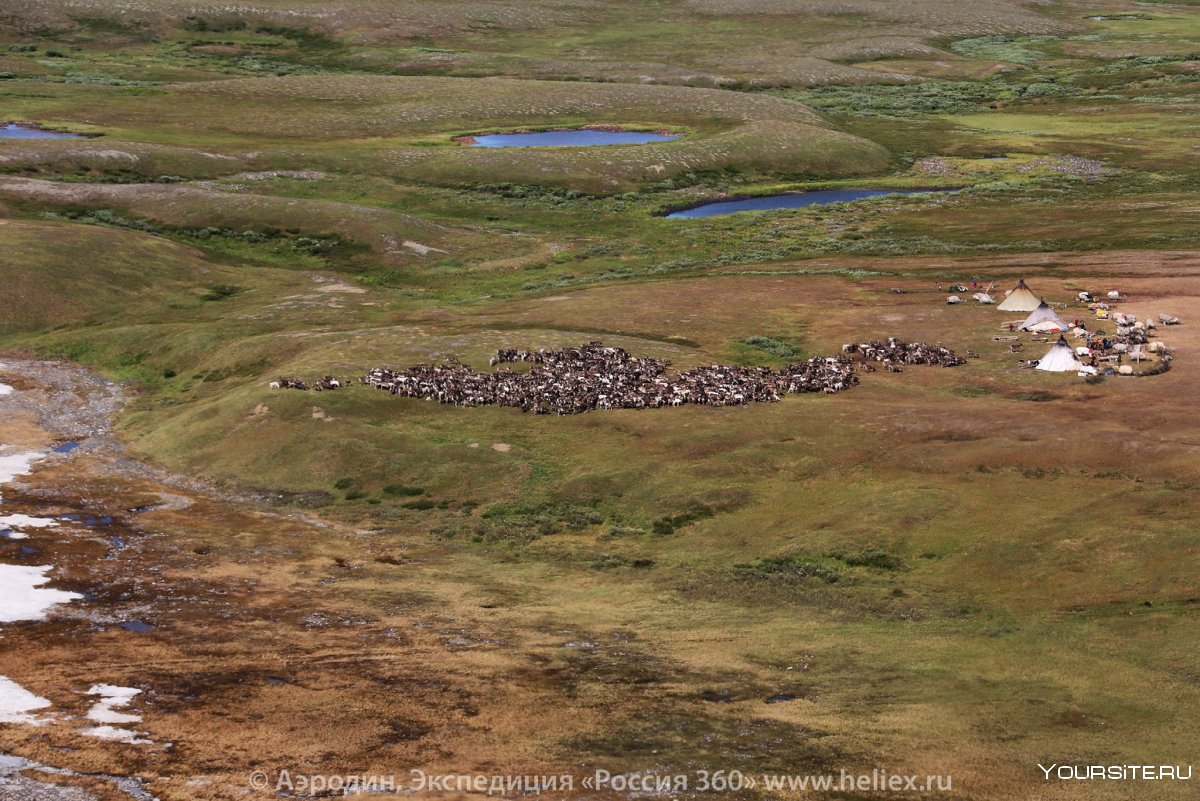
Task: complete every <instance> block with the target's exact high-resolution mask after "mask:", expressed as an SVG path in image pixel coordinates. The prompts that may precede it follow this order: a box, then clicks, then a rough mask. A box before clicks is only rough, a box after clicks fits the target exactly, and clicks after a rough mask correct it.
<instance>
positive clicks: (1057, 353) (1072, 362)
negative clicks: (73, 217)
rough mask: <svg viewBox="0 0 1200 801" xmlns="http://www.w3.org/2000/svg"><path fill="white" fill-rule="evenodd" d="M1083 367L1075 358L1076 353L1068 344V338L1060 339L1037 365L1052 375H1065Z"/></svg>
mask: <svg viewBox="0 0 1200 801" xmlns="http://www.w3.org/2000/svg"><path fill="white" fill-rule="evenodd" d="M1082 367H1083V364H1081V363H1080V361H1079V360H1078V359H1076V358H1075V351H1073V350H1071V346H1070V345H1069V344H1068V343H1067V339H1066V337H1059V338H1058V342H1056V343H1054V347H1052V348H1051V349H1050V351H1049V352H1048V353H1047V354H1046V355H1045V356H1043V357H1042V359H1041V361H1039V362H1038V363H1037V369H1039V370H1047V371H1049V372H1051V373H1065V372H1067V371H1068V370H1074V371H1078V370H1080V369H1081V368H1082Z"/></svg>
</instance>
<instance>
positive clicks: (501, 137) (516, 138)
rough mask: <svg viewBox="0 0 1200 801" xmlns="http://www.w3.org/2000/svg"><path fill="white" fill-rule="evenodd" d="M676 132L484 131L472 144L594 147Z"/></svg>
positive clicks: (666, 137) (648, 139) (669, 136)
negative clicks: (493, 132) (498, 132)
mask: <svg viewBox="0 0 1200 801" xmlns="http://www.w3.org/2000/svg"><path fill="white" fill-rule="evenodd" d="M678 138H679V136H678V135H676V134H658V133H651V132H649V131H594V130H592V129H590V128H579V129H576V130H573V131H530V132H528V133H510V134H486V135H484V136H476V137H474V140H475V141H474V147H594V146H596V145H644V144H646V143H647V142H670V141H671V140H672V139H678Z"/></svg>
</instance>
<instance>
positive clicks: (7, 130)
mask: <svg viewBox="0 0 1200 801" xmlns="http://www.w3.org/2000/svg"><path fill="white" fill-rule="evenodd" d="M78 138H79V134H73V133H67V132H65V131H46V130H43V129H41V128H33V127H30V126H28V125H17V124H16V123H14V122H9V123H4V124H0V139H78Z"/></svg>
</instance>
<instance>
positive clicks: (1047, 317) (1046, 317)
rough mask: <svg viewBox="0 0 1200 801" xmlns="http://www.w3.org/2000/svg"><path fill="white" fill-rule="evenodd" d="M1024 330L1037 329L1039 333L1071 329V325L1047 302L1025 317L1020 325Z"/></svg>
mask: <svg viewBox="0 0 1200 801" xmlns="http://www.w3.org/2000/svg"><path fill="white" fill-rule="evenodd" d="M1017 327H1018V328H1020V329H1021V330H1022V331H1037V332H1038V333H1046V332H1049V331H1070V330H1071V326H1070V324H1069V323H1067V321H1066V320H1064V319H1063V318H1061V317H1059V316H1058V313H1057V312H1055V311H1054V309H1052V308H1050V305H1049V304H1047V303H1044V302H1043V303H1042V305H1040V306H1038V307H1037V308H1036V309H1034V310H1033V311H1032V312H1030V314H1029V316H1028V317H1026V318H1025V322H1023V323H1021V324H1020V325H1019V326H1017Z"/></svg>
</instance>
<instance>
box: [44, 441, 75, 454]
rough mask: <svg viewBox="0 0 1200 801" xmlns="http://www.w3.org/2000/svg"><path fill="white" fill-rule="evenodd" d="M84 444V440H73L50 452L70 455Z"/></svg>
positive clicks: (55, 447)
mask: <svg viewBox="0 0 1200 801" xmlns="http://www.w3.org/2000/svg"><path fill="white" fill-rule="evenodd" d="M82 444H83V440H81V439H73V440H71V441H70V442H64V443H62V444H61V445H55V446H54V447H53V448H51V449H50V450H52V451H54V452H55V453H70V452H71V451H73V450H75V449H76V448H78V447H79V446H80V445H82Z"/></svg>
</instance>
